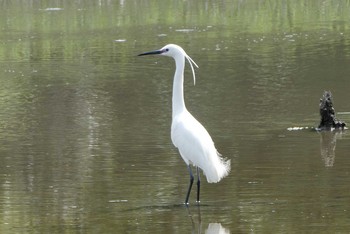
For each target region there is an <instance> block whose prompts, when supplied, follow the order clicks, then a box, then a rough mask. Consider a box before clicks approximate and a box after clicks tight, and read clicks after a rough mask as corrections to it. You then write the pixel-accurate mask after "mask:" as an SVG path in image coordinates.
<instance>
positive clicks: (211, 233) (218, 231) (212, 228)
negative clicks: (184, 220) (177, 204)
mask: <svg viewBox="0 0 350 234" xmlns="http://www.w3.org/2000/svg"><path fill="white" fill-rule="evenodd" d="M197 208H198V210H197V211H198V213H197V217H198V219H197V220H198V221H197V222H196V221H195V219H194V218H193V215H192V214H191V211H190V209H189V208H187V211H188V216H189V217H190V219H191V223H192V233H193V234H194V233H199V234H200V233H202V218H201V210H200V207H199V206H198V207H197ZM205 233H206V234H228V233H230V230H229V229H227V228H224V227H223V226H222V225H221V223H209V224H208V228H207V229H206V230H205Z"/></svg>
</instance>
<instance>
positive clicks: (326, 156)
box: [320, 130, 342, 167]
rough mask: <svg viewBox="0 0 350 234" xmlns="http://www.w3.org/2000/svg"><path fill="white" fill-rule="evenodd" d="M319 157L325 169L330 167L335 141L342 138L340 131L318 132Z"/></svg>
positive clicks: (332, 161) (333, 157)
mask: <svg viewBox="0 0 350 234" xmlns="http://www.w3.org/2000/svg"><path fill="white" fill-rule="evenodd" d="M320 135H321V138H320V151H321V157H322V160H323V161H324V165H325V166H326V167H332V166H333V165H334V159H335V146H336V143H337V139H338V138H341V137H342V131H340V130H339V131H322V132H320Z"/></svg>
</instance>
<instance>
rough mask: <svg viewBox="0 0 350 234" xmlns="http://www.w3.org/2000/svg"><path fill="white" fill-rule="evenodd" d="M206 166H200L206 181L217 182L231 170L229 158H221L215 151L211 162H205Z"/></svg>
mask: <svg viewBox="0 0 350 234" xmlns="http://www.w3.org/2000/svg"><path fill="white" fill-rule="evenodd" d="M207 165H208V167H207V168H202V170H203V172H204V174H205V176H206V177H207V181H208V183H217V182H219V181H220V180H221V179H222V178H224V177H226V176H227V175H228V174H229V173H230V171H231V160H226V159H224V158H222V156H221V154H219V153H218V152H217V157H214V158H213V160H212V162H211V163H209V164H207Z"/></svg>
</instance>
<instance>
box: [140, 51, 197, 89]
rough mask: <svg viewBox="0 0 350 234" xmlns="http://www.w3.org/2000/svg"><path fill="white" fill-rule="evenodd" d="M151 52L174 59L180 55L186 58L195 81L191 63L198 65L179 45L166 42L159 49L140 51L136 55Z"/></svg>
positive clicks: (149, 53)
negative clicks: (140, 52)
mask: <svg viewBox="0 0 350 234" xmlns="http://www.w3.org/2000/svg"><path fill="white" fill-rule="evenodd" d="M151 54H159V55H164V56H168V57H172V58H174V59H175V60H177V59H179V58H181V57H182V58H183V57H185V58H186V59H187V61H188V62H189V64H190V65H191V69H192V74H193V80H194V82H195V81H196V78H195V72H194V68H193V65H192V64H194V65H195V66H196V67H197V68H198V65H197V64H196V63H195V62H194V61H193V60H192V59H191V57H190V56H188V55H187V54H186V52H185V51H184V49H182V48H181V47H180V46H178V45H175V44H168V45H166V46H164V47H163V48H161V49H160V50H154V51H150V52H146V53H142V54H139V55H138V56H143V55H151Z"/></svg>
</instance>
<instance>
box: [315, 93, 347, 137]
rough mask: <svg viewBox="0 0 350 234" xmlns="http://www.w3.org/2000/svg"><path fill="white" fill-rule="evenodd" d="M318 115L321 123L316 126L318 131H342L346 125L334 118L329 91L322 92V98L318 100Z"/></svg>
mask: <svg viewBox="0 0 350 234" xmlns="http://www.w3.org/2000/svg"><path fill="white" fill-rule="evenodd" d="M320 115H321V122H320V124H319V125H318V130H321V131H322V130H327V131H329V130H332V129H341V130H343V129H344V128H345V126H346V124H345V123H344V122H342V121H340V120H338V119H337V118H336V117H335V110H334V108H333V100H332V93H331V92H330V91H324V93H323V96H322V98H321V99H320Z"/></svg>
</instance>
